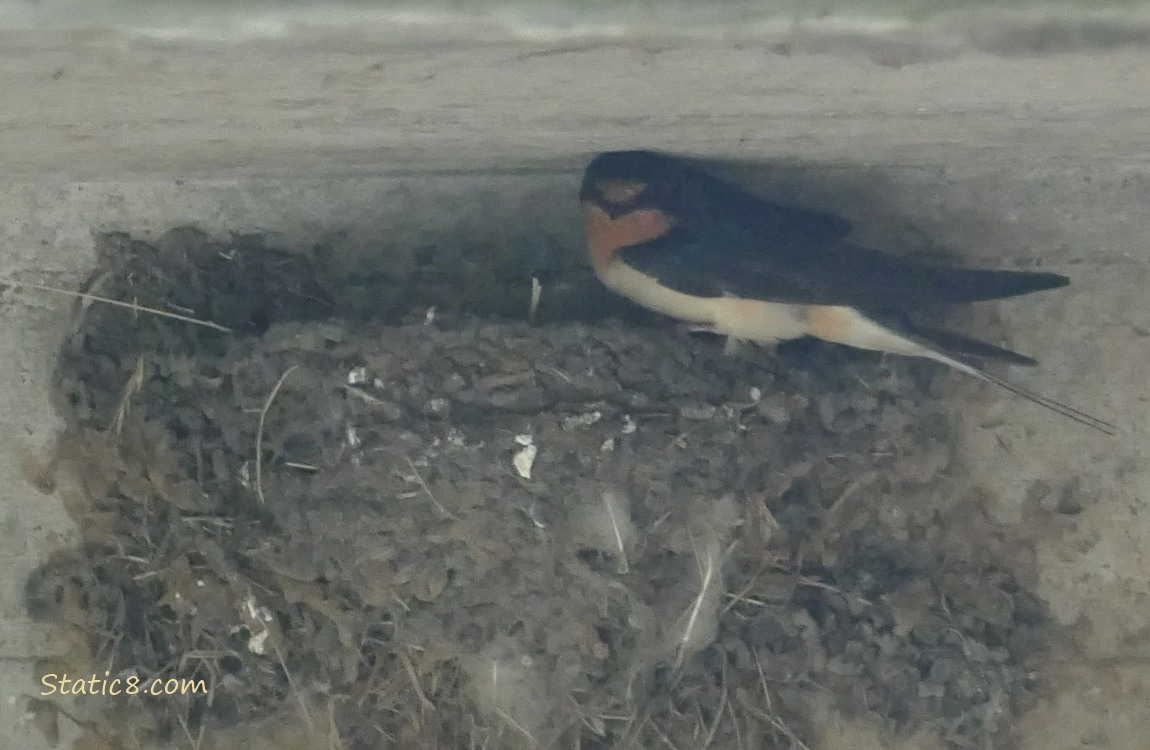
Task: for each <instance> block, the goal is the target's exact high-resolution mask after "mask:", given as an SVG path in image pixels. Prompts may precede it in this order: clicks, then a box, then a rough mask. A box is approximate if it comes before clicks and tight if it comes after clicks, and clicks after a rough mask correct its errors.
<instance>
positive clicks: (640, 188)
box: [579, 151, 675, 217]
mask: <svg viewBox="0 0 1150 750" xmlns="http://www.w3.org/2000/svg"><path fill="white" fill-rule="evenodd" d="M674 166H675V161H674V159H673V158H672V157H669V156H666V155H664V154H660V153H656V152H654V151H608V152H606V153H603V154H599V155H598V156H596V157H595V158H594V159H593V160H592V161H591V163H590V164H589V165H588V166H587V171H586V172H584V174H583V185H582V187H581V188H580V190H579V200H580V201H582V202H583V203H584V204H591V205H595V206H599V207H600V208H602V209H603V210H604V211H606V212H607V213H608V214H610V215H611V216H613V217H614V216H619V215H620V214H623V213H626V212H628V211H633V210H635V209H638V208H646V207H648V206H651V205H654V204H655V203H656V197H657V196H655V195H654V193H655V192H657V190H658V185H659V184H663V183H665V182H666V181H667V179H668V177H669V176H670V174H671V173H672V172H673V170H674Z"/></svg>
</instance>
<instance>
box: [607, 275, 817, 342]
mask: <svg viewBox="0 0 1150 750" xmlns="http://www.w3.org/2000/svg"><path fill="white" fill-rule="evenodd" d="M599 278H600V280H601V281H602V282H603V283H604V284H605V285H606V286H607V287H608V288H609V289H611V290H612V291H615V292H618V293H619V294H621V295H623V296H624V297H627V298H629V299H631V300H633V301H635V302H637V303H638V304H640V305H642V306H643V307H646V308H649V309H651V310H655V311H656V312H661V313H663V314H664V315H670V316H671V317H673V318H678V319H679V320H682V321H686V322H688V323H698V324H702V325H708V326H710V327H711V328H712V330H713V332H714V333H718V334H722V335H724V336H730V337H732V338H736V339H741V340H745V341H757V342H760V343H764V344H770V343H775V342H778V341H785V340H787V339H795V338H799V337H801V336H806V335H807V334H808V333H809V331H808V330H807V322H806V315H805V306H804V305H791V304H786V303H781V302H761V301H759V300H750V299H742V298H739V297H696V296H694V295H690V294H684V293H682V292H677V291H675V290H674V289H669V288H667V287H665V286H663V285H662V284H660V283H659V282H657V281H656V280H655V279H653V278H651V277H650V276H648V275H646V274H644V273H642V272H640V271H636V270H635V269H634V268H631V267H630V266H628V265H625V264H623V263H613V264H611V265H610V266H608V267H607V268H604V269H600V270H599Z"/></svg>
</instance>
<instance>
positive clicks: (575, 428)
mask: <svg viewBox="0 0 1150 750" xmlns="http://www.w3.org/2000/svg"><path fill="white" fill-rule="evenodd" d="M101 247H102V254H103V268H102V270H101V272H100V273H98V274H97V275H96V276H95V277H94V278H93V280H92V283H91V285H90V286H91V290H92V291H93V292H96V291H98V292H99V293H100V294H104V295H108V296H111V297H115V298H117V299H130V300H135V301H138V302H139V304H142V305H143V304H148V305H154V306H159V307H163V308H165V309H172V310H178V311H181V312H183V313H185V314H189V315H193V316H195V317H197V318H203V319H206V320H211V321H213V322H215V323H217V324H221V325H224V326H227V327H229V328H231V329H232V330H233V331H234V333H233V334H223V333H220V332H218V331H212V330H206V329H202V328H195V327H193V326H188V325H184V324H180V323H179V322H176V321H171V320H165V319H162V318H156V317H153V316H147V315H144V314H138V315H133V314H132V313H130V312H127V311H125V310H122V309H114V308H108V307H104V306H101V305H99V304H92V305H86V306H84V307H83V309H82V310H80V311H79V313H78V316H77V324H76V327H75V330H74V332H73V335H72V336H71V337H70V339H69V341H68V342H67V344H66V346H65V348H64V351H63V353H62V355H61V359H60V365H59V369H58V372H57V391H58V395H59V403H60V408H61V410H62V412H63V413H64V414H65V416H66V417H67V419H68V423H69V427H68V430H67V432H66V433H65V434H64V435H63V436H62V437H61V440H60V444H59V450H58V454H59V455H58V457H57V460H58V464H59V471H58V474H59V476H57V477H56V481H57V482H58V483H59V484H60V485H61V487H63V488H64V489H63V491H64V492H65V494H66V496H67V499H68V504H69V508H70V510H71V512H72V514H73V515H74V516H75V517H76V519H77V521H78V523H79V526H80V528H81V530H82V535H83V539H82V543H81V544H80V545H79V546H77V547H76V548H75V549H66V550H61V551H60V552H59V553H57V554H56V555H55V556H54V557H53V559H52V560H51V561H49V562H48V563H47V564H46V565H45V566H44V567H43V568H42V569H41V570H40V571H39V572H38V573H37V574H36V575H35V576H34V577H33V578H32V579H31V580H30V581H29V584H28V603H29V609H30V612H32V614H33V615H35V616H37V617H40V618H42V619H45V620H52V621H57V622H61V621H62V622H67V623H70V624H72V625H74V626H76V627H77V628H78V629H79V630H81V631H82V632H84V633H86V636H87V640H88V644H89V646H90V650H91V654H90V657H91V659H92V663H93V664H100V665H103V666H104V668H106V669H107V670H108V672H109V673H110V674H114V675H127V674H133V675H137V676H139V677H141V678H149V679H150V678H153V677H163V678H168V677H180V678H194V679H202V680H204V684H205V685H206V686H208V688H209V690H208V692H207V693H206V694H194V695H193V694H182V695H174V696H169V697H166V698H157V697H151V696H149V697H142V696H141V697H137V698H131V699H125V698H107V699H102V700H103V701H104V702H106V703H111V704H115V706H116V707H118V709H119V710H116V711H108V712H105V715H106V717H107V718H106V719H105V720H103V721H102V722H101V723H100V724H99V725H98V726H97V725H93V726H91V727H90V729H91V731H92V732H93V733H97V734H99V736H100V737H103V738H115V742H117V743H120V744H119V745H118V746H121V747H133V746H137V745H136V744H133V743H140V742H144V741H147V740H149V739H160V740H165V741H176V742H178V743H181V744H184V745H187V746H194V747H224V746H228V745H229V743H233V742H236V741H237V738H240V737H247V738H249V739H247V740H244V741H245V742H252V741H253V740H251V739H250V738H252V737H256V736H260V735H259V733H253V731H252V727H258V726H267V723H268V722H269V721H271V722H273V723H278V724H279V725H280V727H281V728H282V727H283V726H291V727H293V728H294V731H293V732H292V736H293V737H294V738H295V739H294V740H293V742H296V743H298V745H292V746H299V747H324V748H326V747H336V748H367V747H380V746H389V747H461V748H466V747H552V746H561V747H583V748H615V747H627V746H630V745H636V746H641V747H657V746H661V745H663V744H668V745H670V746H674V747H732V748H733V747H775V748H804V747H812V748H813V747H817V744H815V743H816V740H817V736H818V728H817V727H816V726H814V725H813V724H812V722H811V719H810V715H809V713H808V712H807V711H806V710H805V706H806V704H807V703H809V698H810V695H811V694H812V691H818V692H829V693H830V694H833V695H834V696H836V697H837V701H838V704H839V705H840V707H841V708H842V710H844V711H846V712H848V713H864V714H868V715H872V716H875V717H878V718H880V719H881V720H883V721H884V722H886V724H887V726H888V727H889V728H890V730H891V731H893V732H908V731H918V730H921V729H923V728H924V727H927V728H930V729H932V730H933V731H935V732H937V734H938V735H939V736H940V737H941V738H942V739H943V740H944V741H945V742H946V743H948V744H950V745H951V746H953V747H959V748H966V747H972V748H983V747H1004V746H1007V745H1009V743H1010V738H1011V734H1010V733H1011V725H1012V721H1013V718H1014V717H1015V716H1016V715H1017V714H1018V713H1019V712H1021V711H1023V710H1025V708H1026V707H1027V706H1028V705H1029V702H1030V701H1031V700H1032V696H1033V694H1034V691H1035V690H1036V688H1037V686H1038V684H1037V674H1038V673H1037V669H1038V666H1039V659H1040V657H1041V655H1042V650H1043V644H1044V642H1045V638H1046V631H1047V628H1048V625H1047V621H1046V616H1045V612H1044V609H1043V606H1042V604H1041V603H1040V602H1039V600H1037V599H1036V597H1035V596H1034V595H1033V594H1032V593H1030V591H1029V590H1028V589H1027V586H1026V582H1027V581H1028V577H1029V572H1028V571H1027V569H1026V566H1027V561H1028V559H1027V557H1026V555H1025V554H1024V550H1019V548H1018V545H1017V544H1012V543H1011V542H1010V540H1009V539H1006V538H1004V536H1003V532H1002V530H1000V529H998V528H996V527H994V526H993V524H991V523H990V522H989V521H988V520H987V519H986V518H985V517H984V516H983V515H982V514H981V512H980V511H979V508H978V503H977V498H975V497H972V496H971V494H970V492H969V484H970V483H969V482H968V481H965V478H966V475H965V473H964V472H965V469H964V468H963V467H962V466H960V465H958V463H957V462H956V459H955V456H954V455H953V453H952V450H951V447H950V435H949V417H948V416H947V413H948V409H949V408H950V407H949V406H948V405H947V404H946V403H945V402H944V401H942V400H940V399H938V398H937V397H935V396H933V395H931V393H930V391H931V389H932V387H933V386H932V381H931V377H932V376H933V375H934V374H935V373H936V372H937V370H936V369H935V368H932V367H931V366H930V365H924V364H921V363H916V362H907V361H903V360H895V359H882V358H879V357H876V356H871V355H867V354H861V353H857V352H851V351H846V350H842V349H836V348H831V347H822V346H809V347H808V346H794V347H787V348H786V350H785V351H784V352H782V353H780V354H775V353H770V352H764V351H762V350H759V349H755V348H751V347H746V348H743V349H741V350H740V351H739V352H737V353H736V354H735V355H733V356H724V355H723V354H722V344H721V343H720V342H717V341H715V340H712V339H708V338H697V337H689V336H687V335H685V334H683V333H680V332H678V331H676V330H674V329H673V328H672V327H669V326H660V325H649V324H644V323H643V321H641V320H628V321H625V322H620V321H619V320H617V319H614V318H612V319H596V315H595V314H593V313H591V314H587V315H585V316H583V320H582V322H575V321H572V320H570V319H562V318H559V319H556V318H555V317H554V316H553V317H551V319H549V320H544V321H542V322H541V324H540V325H538V326H535V327H531V326H528V325H527V324H525V323H523V322H516V321H515V320H512V319H507V318H504V319H500V318H499V317H498V315H491V314H484V315H475V314H472V313H469V312H468V310H467V309H466V308H467V305H466V304H459V305H452V303H451V299H452V297H451V294H450V290H443V289H440V291H439V292H434V291H425V290H424V287H422V286H420V284H422V283H426V285H427V287H426V288H427V289H428V290H434V289H435V288H436V284H442V283H443V279H444V278H446V277H445V276H444V274H436V273H427V274H425V275H424V276H422V277H420V278H422V279H423V281H422V282H421V281H420V278H416V276H415V275H413V274H416V271H414V270H412V269H414V268H415V266H412V268H409V269H408V271H407V273H408V275H407V276H403V275H402V273H403V272H402V271H396V272H395V273H397V274H400V275H399V276H397V277H396V278H394V279H388V283H389V284H390V283H399V284H400V285H401V287H402V290H401V291H395V290H392V291H384V288H383V287H380V288H379V289H377V290H376V292H375V294H374V295H370V294H359V293H356V294H352V295H349V296H341V290H343V289H346V288H347V284H348V283H349V282H348V278H341V276H340V273H341V271H340V269H338V268H333V267H332V265H331V264H330V263H326V262H324V258H323V257H320V258H319V260H317V259H316V258H309V257H305V256H297V255H291V254H287V253H283V252H279V251H276V250H272V249H270V248H268V247H267V246H266V244H265V243H263V242H262V241H261V240H260V238H258V237H251V236H248V237H233V238H232V239H231V240H230V241H219V240H215V239H212V238H209V237H207V236H205V235H203V234H201V233H199V232H197V231H195V230H192V229H188V228H181V229H177V230H173V231H172V232H170V233H168V234H167V235H165V236H164V237H162V238H160V239H159V240H157V241H156V242H155V243H153V244H148V243H144V242H141V241H138V240H134V239H132V238H130V237H127V236H124V235H111V236H107V237H104V238H103V240H102V244H101ZM320 255H321V256H322V252H321V253H320ZM324 257H329V256H324ZM400 265H402V264H400ZM321 269H322V270H321ZM344 273H346V274H348V275H349V276H350V275H351V274H352V271H351V270H348V269H344ZM354 273H355V278H357V279H361V280H362V277H363V276H362V269H355V271H354ZM444 273H446V272H444ZM416 275H417V274H416ZM373 278H377V279H378V278H382V277H381V276H379V275H378V274H377V275H376V276H375V277H373ZM529 283H530V282H529V276H527V275H524V276H522V277H518V276H516V277H515V278H514V280H513V281H507V280H505V281H504V286H503V287H502V288H504V289H506V290H511V291H514V292H515V293H518V292H519V291H522V296H521V297H520V299H521V300H522V301H523V305H521V306H520V307H522V308H523V311H522V312H521V315H522V314H525V310H526V301H527V299H528V296H529V289H530V287H529ZM403 284H407V286H402V285H403ZM389 288H390V287H389ZM361 291H362V290H361ZM509 294H510V292H509ZM436 295H438V297H436ZM373 298H374V299H375V300H378V304H377V305H376V306H375V309H374V314H373V309H372V299H373ZM432 298H435V299H438V300H439V303H440V305H442V307H440V308H439V310H440V312H439V313H437V314H436V315H434V316H432V315H426V314H425V313H426V308H425V307H421V306H419V305H416V304H413V302H415V301H419V302H424V303H426V302H427V301H428V300H429V299H432ZM501 304H502V302H501ZM509 307H510V306H509ZM615 311H616V310H615V309H614V308H612V309H611V310H609V312H615ZM484 312H485V313H490V312H491V311H489V310H488V311H484ZM277 385H278V388H277ZM273 396H274V397H273ZM528 448H530V449H531V451H530V453H531V461H530V463H529V465H528V466H527V470H526V471H525V470H524V469H523V461H524V459H523V458H522V457H523V456H524V455H525V452H528V451H527V449H528ZM57 666H58V665H57ZM85 668H88V667H85ZM80 669H81V665H79V664H73V665H72V671H74V672H75V671H79V670H80ZM126 727H127V728H126ZM273 734H275V733H273V732H270V731H268V732H265V733H264V735H263V736H264V737H265V739H267V738H269V737H271V736H273ZM279 734H281V735H282V734H283V733H282V732H280V733H279ZM276 736H279V735H276ZM267 741H271V740H267ZM256 744H257V746H258V743H256ZM112 746H117V745H112Z"/></svg>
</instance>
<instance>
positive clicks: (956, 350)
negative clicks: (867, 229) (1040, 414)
mask: <svg viewBox="0 0 1150 750" xmlns="http://www.w3.org/2000/svg"><path fill="white" fill-rule="evenodd" d="M579 198H580V201H581V203H582V206H583V216H584V221H585V225H586V227H585V228H586V233H587V247H588V252H589V254H590V259H591V264H592V266H593V268H594V270H595V274H596V275H597V276H598V277H599V280H600V281H602V282H603V284H605V285H606V286H607V287H608V288H609V289H611V290H613V291H614V292H616V293H618V294H620V295H623V296H624V297H628V298H630V299H631V300H632V301H634V302H636V303H638V304H639V305H642V306H643V307H646V308H649V309H651V310H655V311H657V312H660V313H663V314H665V315H668V316H671V317H673V318H677V319H679V320H681V321H685V322H686V323H688V324H691V326H692V327H693V328H694V329H696V330H700V329H701V330H707V331H711V332H713V333H716V334H720V335H723V336H727V337H728V341H753V342H758V343H762V344H775V343H778V342H781V341H787V340H791V339H797V338H803V337H814V338H818V339H822V340H823V341H828V342H832V343H835V344H845V345H847V346H852V347H856V348H859V349H870V350H874V351H879V352H889V353H893V354H899V355H905V356H912V357H924V358H926V359H932V360H935V361H936V362H941V363H943V364H945V365H948V366H949V367H953V368H954V369H956V370H959V371H961V372H964V373H966V374H968V375H972V376H974V377H976V378H979V379H981V380H985V381H988V382H990V383H994V384H995V385H998V386H1000V387H1002V388H1005V389H1007V390H1009V391H1011V392H1012V393H1015V394H1017V395H1019V396H1021V397H1023V398H1026V399H1029V400H1030V401H1033V402H1035V403H1037V404H1040V405H1042V406H1044V407H1046V408H1048V409H1050V410H1052V411H1055V412H1057V413H1059V414H1062V415H1063V416H1066V417H1069V418H1070V419H1073V420H1074V421H1076V422H1080V423H1082V424H1085V425H1088V426H1090V427H1092V428H1094V429H1097V430H1100V431H1102V432H1105V433H1107V434H1113V433H1114V432H1115V429H1116V428H1115V427H1114V425H1112V424H1110V423H1108V422H1104V421H1103V420H1101V419H1098V418H1097V417H1093V416H1090V415H1089V414H1086V413H1084V412H1081V411H1079V410H1077V409H1074V408H1073V407H1070V406H1067V405H1066V404H1062V403H1059V402H1057V401H1054V400H1052V399H1049V398H1046V397H1045V396H1041V395H1039V394H1037V393H1033V392H1031V391H1028V390H1026V389H1024V388H1022V387H1020V386H1016V385H1014V384H1013V383H1010V382H1007V381H1005V380H1003V379H1002V378H1000V377H999V376H997V375H995V374H993V373H991V372H988V371H987V370H985V369H984V368H983V366H982V363H983V362H985V361H1002V362H1006V363H1009V364H1014V365H1035V364H1037V362H1036V361H1035V360H1033V359H1031V358H1030V357H1027V356H1025V355H1022V354H1018V353H1017V352H1013V351H1010V350H1009V349H1004V348H1002V347H999V346H995V345H993V344H989V343H986V342H983V341H979V340H977V339H974V338H970V337H968V336H965V335H963V334H960V333H953V332H950V331H944V330H938V329H935V328H931V327H927V326H925V325H920V324H917V323H914V322H913V321H912V320H911V318H910V317H909V316H908V314H907V313H908V312H909V311H911V310H914V309H915V308H922V307H925V306H931V305H945V304H956V303H964V302H975V301H981V300H993V299H1001V298H1004V297H1014V296H1018V295H1023V294H1029V293H1031V292H1037V291H1041V290H1045V289H1055V288H1058V287H1062V286H1066V285H1067V284H1068V283H1070V281H1069V279H1067V277H1065V276H1062V275H1060V274H1056V273H1043V272H1032V271H1007V270H992V269H971V268H958V267H950V266H943V265H935V264H930V263H924V262H920V261H915V260H908V259H905V258H900V257H897V256H895V255H891V254H889V253H886V252H882V251H879V250H874V249H871V248H868V247H864V246H862V245H859V244H856V243H854V242H852V241H850V240H849V239H848V237H847V235H848V234H849V233H850V230H851V227H850V224H849V223H848V222H846V221H845V220H843V219H841V218H839V217H837V216H834V215H832V214H828V213H824V212H821V211H815V210H809V209H804V208H796V207H788V206H782V205H777V204H773V203H769V202H767V201H765V200H763V199H761V198H759V197H757V196H755V195H752V194H751V193H748V192H746V191H744V190H742V189H741V188H738V187H736V186H735V185H732V184H730V183H728V182H725V181H723V180H721V179H719V178H718V177H715V176H714V175H712V174H710V173H708V172H706V171H704V170H703V169H701V168H700V167H698V166H696V165H695V164H694V163H692V162H690V161H688V160H686V159H683V158H679V157H674V156H669V155H666V154H661V153H657V152H651V151H614V152H607V153H603V154H600V155H599V156H597V157H595V158H594V159H593V160H592V161H591V163H590V165H589V166H588V167H587V170H586V172H585V174H584V177H583V184H582V187H581V189H580V192H579Z"/></svg>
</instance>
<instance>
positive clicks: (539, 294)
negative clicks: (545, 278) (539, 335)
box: [527, 276, 543, 325]
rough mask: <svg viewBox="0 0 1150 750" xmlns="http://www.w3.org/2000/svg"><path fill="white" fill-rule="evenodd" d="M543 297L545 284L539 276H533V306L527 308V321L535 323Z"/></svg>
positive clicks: (531, 323)
mask: <svg viewBox="0 0 1150 750" xmlns="http://www.w3.org/2000/svg"><path fill="white" fill-rule="evenodd" d="M542 299H543V284H542V283H541V282H540V281H539V277H538V276H532V277H531V306H530V307H529V308H528V309H527V322H528V323H529V324H530V325H535V312H536V311H537V310H538V309H539V302H540V300H542Z"/></svg>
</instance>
